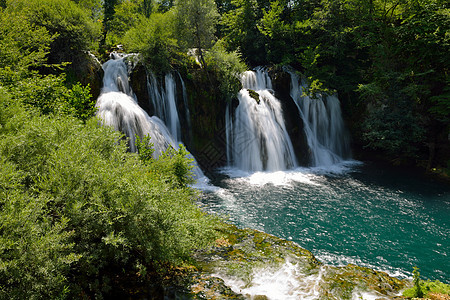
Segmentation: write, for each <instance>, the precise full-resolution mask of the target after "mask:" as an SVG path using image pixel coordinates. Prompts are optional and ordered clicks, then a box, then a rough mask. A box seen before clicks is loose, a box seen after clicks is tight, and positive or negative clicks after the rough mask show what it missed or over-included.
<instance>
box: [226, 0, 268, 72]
mask: <svg viewBox="0 0 450 300" xmlns="http://www.w3.org/2000/svg"><path fill="white" fill-rule="evenodd" d="M231 4H232V5H233V7H234V9H233V10H229V11H227V12H226V13H225V14H223V15H222V20H221V22H222V24H223V26H224V27H225V28H224V32H225V36H224V37H223V38H224V40H225V42H226V45H227V48H228V50H236V49H239V51H240V52H241V53H242V54H243V56H244V59H245V61H246V62H248V63H249V64H250V65H252V66H253V65H259V64H265V53H266V50H265V41H264V35H263V34H262V33H261V32H260V31H259V30H258V27H257V25H258V23H259V20H260V19H261V17H262V11H261V10H260V9H259V8H258V3H257V1H256V0H232V1H231Z"/></svg>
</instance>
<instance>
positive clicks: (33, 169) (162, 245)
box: [0, 94, 214, 299]
mask: <svg viewBox="0 0 450 300" xmlns="http://www.w3.org/2000/svg"><path fill="white" fill-rule="evenodd" d="M0 124H1V127H0V161H1V164H0V169H1V173H0V196H1V197H0V199H1V200H0V201H1V202H0V217H1V219H0V228H1V230H2V235H1V237H0V239H1V243H0V266H1V267H0V282H1V284H0V293H1V294H0V297H2V298H3V297H4V296H5V297H6V295H7V296H8V298H12V299H30V298H51V299H56V298H64V297H68V298H78V297H80V295H87V296H89V297H93V298H99V297H101V296H102V295H107V293H108V292H109V291H111V289H112V288H113V287H114V288H116V287H115V286H113V285H114V282H115V281H116V280H117V276H119V278H120V277H121V276H124V277H125V276H128V275H131V276H136V278H137V277H138V276H137V275H136V274H137V273H139V272H140V274H143V272H144V271H145V270H148V271H149V272H150V271H152V270H153V272H155V270H159V272H162V271H164V268H163V269H161V268H157V266H163V265H166V264H169V265H170V264H177V263H180V262H181V261H183V260H184V259H187V257H188V255H189V253H190V251H191V250H192V249H195V248H198V247H202V246H205V245H206V244H208V243H209V242H210V241H211V240H213V237H214V231H213V225H214V224H213V222H212V220H211V218H209V217H208V216H206V215H205V213H204V212H202V211H201V210H200V209H199V208H198V207H197V206H196V204H195V203H194V200H195V193H194V192H193V191H192V190H191V189H190V188H189V187H187V186H186V184H187V183H189V178H190V177H187V176H186V174H188V169H189V168H190V162H189V161H188V160H186V158H185V151H184V150H183V149H181V150H180V151H177V152H174V151H172V150H171V151H169V152H168V153H167V154H165V155H164V157H163V158H162V159H161V161H159V160H155V161H154V162H152V164H151V167H148V166H145V165H143V164H142V163H141V162H140V160H139V159H138V156H137V155H135V154H131V153H128V152H127V148H126V145H125V143H122V142H120V140H121V136H120V135H119V134H118V133H116V132H113V131H112V129H110V128H106V127H99V126H98V121H97V120H95V119H91V120H88V121H87V122H86V125H83V124H82V123H81V122H79V121H76V120H74V119H73V118H71V117H64V118H54V117H42V116H33V115H30V114H28V113H26V112H25V111H24V109H23V108H22V107H21V106H20V104H18V103H17V102H14V101H12V100H11V99H9V98H8V97H6V96H4V95H2V94H0ZM168 170H169V171H168ZM166 172H170V174H167V173H166Z"/></svg>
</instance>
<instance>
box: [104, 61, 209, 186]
mask: <svg viewBox="0 0 450 300" xmlns="http://www.w3.org/2000/svg"><path fill="white" fill-rule="evenodd" d="M130 55H131V54H130ZM130 55H125V56H118V55H113V56H112V59H110V60H109V61H107V62H106V63H104V64H103V70H104V71H105V75H104V77H103V88H102V92H101V94H100V96H99V97H98V99H97V103H96V107H97V109H98V110H97V115H98V116H99V117H100V119H101V120H102V123H103V124H104V125H107V126H111V127H113V128H114V129H115V130H117V131H121V132H123V133H124V134H125V135H126V136H127V138H128V139H129V145H130V149H131V151H133V152H135V151H136V146H135V141H136V135H137V136H139V137H140V138H143V137H144V136H147V135H149V136H150V138H151V143H152V144H153V148H154V150H155V151H154V153H153V157H154V158H158V157H159V156H160V155H161V153H163V152H164V151H166V150H167V148H168V147H169V146H171V147H173V148H174V149H176V150H177V149H179V144H180V142H179V141H180V140H181V138H180V134H179V132H180V123H179V120H178V113H177V112H176V106H175V95H176V87H175V83H174V80H173V77H172V76H171V75H168V76H166V89H165V91H164V93H160V92H159V91H158V90H157V89H155V90H152V89H150V88H149V93H150V92H152V93H153V94H151V93H150V97H151V98H152V99H155V101H157V100H159V99H164V98H166V99H169V100H168V101H167V102H172V103H169V104H168V105H164V106H161V107H156V106H155V110H158V109H161V110H162V111H163V112H164V114H165V115H164V117H166V118H167V120H169V124H170V127H169V128H168V127H167V126H166V123H165V122H164V121H163V120H161V119H160V118H158V117H157V116H149V115H148V114H147V112H145V111H144V110H143V109H142V108H141V107H140V106H139V105H138V103H137V99H136V96H135V95H134V93H133V91H132V89H131V87H130V85H129V81H128V71H127V65H126V63H125V61H124V59H126V58H128V57H129V56H130ZM153 79H154V81H155V82H156V79H155V78H154V77H153V78H150V80H153ZM147 80H148V78H147ZM155 86H157V85H155ZM163 96H164V97H163ZM154 97H160V98H154ZM155 103H156V102H155ZM187 157H188V158H190V159H193V161H194V162H193V164H194V168H193V169H192V172H193V173H194V178H195V179H197V182H199V181H202V182H203V183H206V182H207V178H206V177H205V175H204V174H203V172H202V171H201V170H200V168H199V167H198V164H197V162H196V161H195V158H194V157H193V156H192V155H191V154H190V153H188V154H187Z"/></svg>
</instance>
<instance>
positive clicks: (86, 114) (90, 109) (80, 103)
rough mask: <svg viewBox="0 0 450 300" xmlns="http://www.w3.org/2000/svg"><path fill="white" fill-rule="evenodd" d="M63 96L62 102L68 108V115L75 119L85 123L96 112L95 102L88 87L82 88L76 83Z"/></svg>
mask: <svg viewBox="0 0 450 300" xmlns="http://www.w3.org/2000/svg"><path fill="white" fill-rule="evenodd" d="M64 96H65V101H64V102H65V103H66V105H67V106H68V110H69V113H71V114H72V115H74V116H75V117H76V118H78V119H80V120H82V121H83V122H86V120H87V119H89V118H91V117H93V116H94V115H95V112H96V111H97V108H96V107H95V102H96V101H95V100H94V99H92V95H91V89H90V87H89V86H86V87H83V86H82V85H81V84H80V83H77V84H75V85H73V86H72V88H71V89H69V90H67V93H65V95H64Z"/></svg>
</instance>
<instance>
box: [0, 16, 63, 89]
mask: <svg viewBox="0 0 450 300" xmlns="http://www.w3.org/2000/svg"><path fill="white" fill-rule="evenodd" d="M0 23H1V24H2V26H0V48H1V49H2V51H0V82H2V84H5V83H6V84H12V83H13V82H14V81H16V80H17V79H20V78H23V77H25V76H27V75H28V74H29V73H30V71H31V70H32V69H34V68H36V67H39V66H41V65H42V64H44V63H45V61H46V55H47V54H48V51H49V48H50V44H51V43H52V41H53V40H54V39H55V37H54V36H53V35H51V34H50V33H49V32H48V30H47V29H46V28H45V27H42V26H32V25H31V24H30V23H29V22H28V20H27V19H26V18H24V17H23V16H22V15H20V14H19V13H17V12H14V11H13V12H11V11H9V10H6V11H4V12H0Z"/></svg>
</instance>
